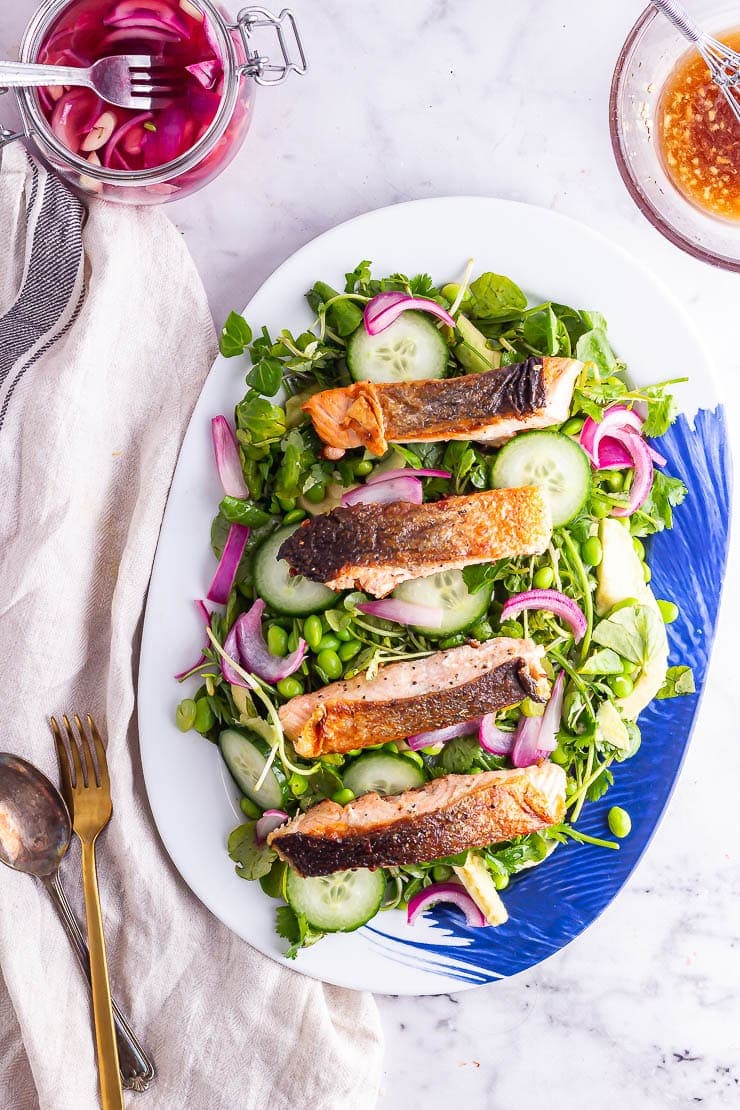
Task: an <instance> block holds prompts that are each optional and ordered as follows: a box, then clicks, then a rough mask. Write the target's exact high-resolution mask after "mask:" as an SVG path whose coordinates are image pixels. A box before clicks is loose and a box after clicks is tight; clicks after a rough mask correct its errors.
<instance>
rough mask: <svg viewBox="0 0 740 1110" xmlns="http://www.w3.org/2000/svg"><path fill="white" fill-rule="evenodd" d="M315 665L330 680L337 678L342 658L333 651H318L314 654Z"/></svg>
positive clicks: (339, 673)
mask: <svg viewBox="0 0 740 1110" xmlns="http://www.w3.org/2000/svg"><path fill="white" fill-rule="evenodd" d="M316 665H317V666H318V667H319V668H320V669H321V670H322V671H323V672H324V674H325V675H326V677H327V678H328V679H329V680H330V681H333V680H334V679H335V678H339V676H340V675H341V673H342V660H341V659H340V658H339V656H338V655H337V653H336V652H335V651H320V652H319V654H318V655H317V656H316Z"/></svg>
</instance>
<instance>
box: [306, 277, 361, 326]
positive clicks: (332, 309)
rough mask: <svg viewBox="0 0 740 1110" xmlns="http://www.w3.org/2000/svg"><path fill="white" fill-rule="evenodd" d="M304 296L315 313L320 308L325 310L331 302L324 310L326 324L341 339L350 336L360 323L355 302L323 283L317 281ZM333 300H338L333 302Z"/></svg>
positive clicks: (359, 314)
mask: <svg viewBox="0 0 740 1110" xmlns="http://www.w3.org/2000/svg"><path fill="white" fill-rule="evenodd" d="M306 296H307V297H308V303H309V304H310V305H311V308H313V309H314V311H316V312H320V311H321V307H322V306H324V307H325V308H326V305H327V304H329V301H331V302H333V303H331V304H329V307H328V308H326V322H327V324H328V325H329V327H330V328H331V329H332V330H333V331H335V332H337V334H338V335H340V336H342V337H344V336H345V335H351V334H352V332H353V331H356V330H357V328H358V327H359V326H360V324H361V323H362V308H361V307H360V306H359V305H358V304H357V302H356V301H353V300H351V299H350V298H349V297H348V296H347V295H346V294H344V293H342V294H340V293H338V292H337V290H336V289H332V287H331V285H327V284H326V282H325V281H317V282H316V284H315V285H314V287H313V289H311V290H310V291H309V292H308V293H307V294H306ZM334 298H338V299H337V300H335V299H334Z"/></svg>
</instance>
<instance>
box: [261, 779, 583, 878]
mask: <svg viewBox="0 0 740 1110" xmlns="http://www.w3.org/2000/svg"><path fill="white" fill-rule="evenodd" d="M564 816H565V771H564V770H563V768H562V767H559V766H558V765H557V764H555V763H540V764H539V765H537V766H533V767H525V768H522V769H521V770H513V771H486V772H484V773H483V774H480V775H446V776H445V777H444V778H439V779H433V780H432V782H428V783H426V784H425V785H424V786H419V787H417V788H416V789H415V790H407V791H405V792H404V793H403V794H396V795H393V796H390V797H385V798H383V797H380V795H378V794H365V795H363V796H362V797H361V798H355V800H354V801H352V802H350V803H349V804H348V805H346V806H340V805H337V803H336V802H330V801H324V802H319V804H318V805H316V806H313V807H312V808H311V809H309V810H307V811H306V813H302V814H300V816H298V817H295V818H294V819H293V820H292V821H290V822H288V824H286V825H281V826H280V828H278V829H275V831H274V832H272V833H270V835H269V836H268V838H267V842H268V844H269V845H270V847H272V848H274V849H275V851H276V852H277V854H278V855H279V856H280V858H281V859H284V860H286V861H287V862H288V863H289V864H290V866H291V867H293V868H294V869H295V870H296V871H297V872H298V873H299V874H300V875H329V874H331V872H332V871H347V870H350V869H351V868H355V867H371V868H376V867H394V866H399V865H402V864H412V863H428V862H430V861H431V860H435V859H442V858H443V857H445V856H453V855H456V854H457V853H458V852H462V851H464V850H465V849H466V848H483V847H485V846H487V845H489V844H496V843H498V842H499V841H501V840H510V839H511V838H512V837H513V836H525V835H526V834H527V833H532V832H537V831H538V830H539V829H544V828H547V826H548V825H552V824H554V823H556V822H558V821H562V820H563V817H564Z"/></svg>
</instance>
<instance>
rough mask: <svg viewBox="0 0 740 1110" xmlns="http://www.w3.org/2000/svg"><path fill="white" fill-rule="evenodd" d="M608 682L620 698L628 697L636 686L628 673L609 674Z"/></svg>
mask: <svg viewBox="0 0 740 1110" xmlns="http://www.w3.org/2000/svg"><path fill="white" fill-rule="evenodd" d="M607 682H608V683H609V685H610V686H611V688H612V690H613V691H614V693H615V694H616V695H617V697H618V698H628V697H629V696H630V694H631V693H632V691H633V690H634V688H635V684H634V682H633V681H632V679H631V678H630V677H629V676H628V675H626V674H612V675H609V678H608V679H607Z"/></svg>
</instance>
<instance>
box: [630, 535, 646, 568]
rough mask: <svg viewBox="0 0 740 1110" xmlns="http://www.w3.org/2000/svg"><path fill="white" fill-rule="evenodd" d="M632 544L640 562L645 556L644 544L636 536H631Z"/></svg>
mask: <svg viewBox="0 0 740 1110" xmlns="http://www.w3.org/2000/svg"><path fill="white" fill-rule="evenodd" d="M632 546H633V547H634V549H635V551H636V552H637V555H638V558H639V559H640V561H641V562H642V561H643V560H644V558H645V544H644V543H643V542H642V540H641V539H638V537H637V536H633V537H632Z"/></svg>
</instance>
